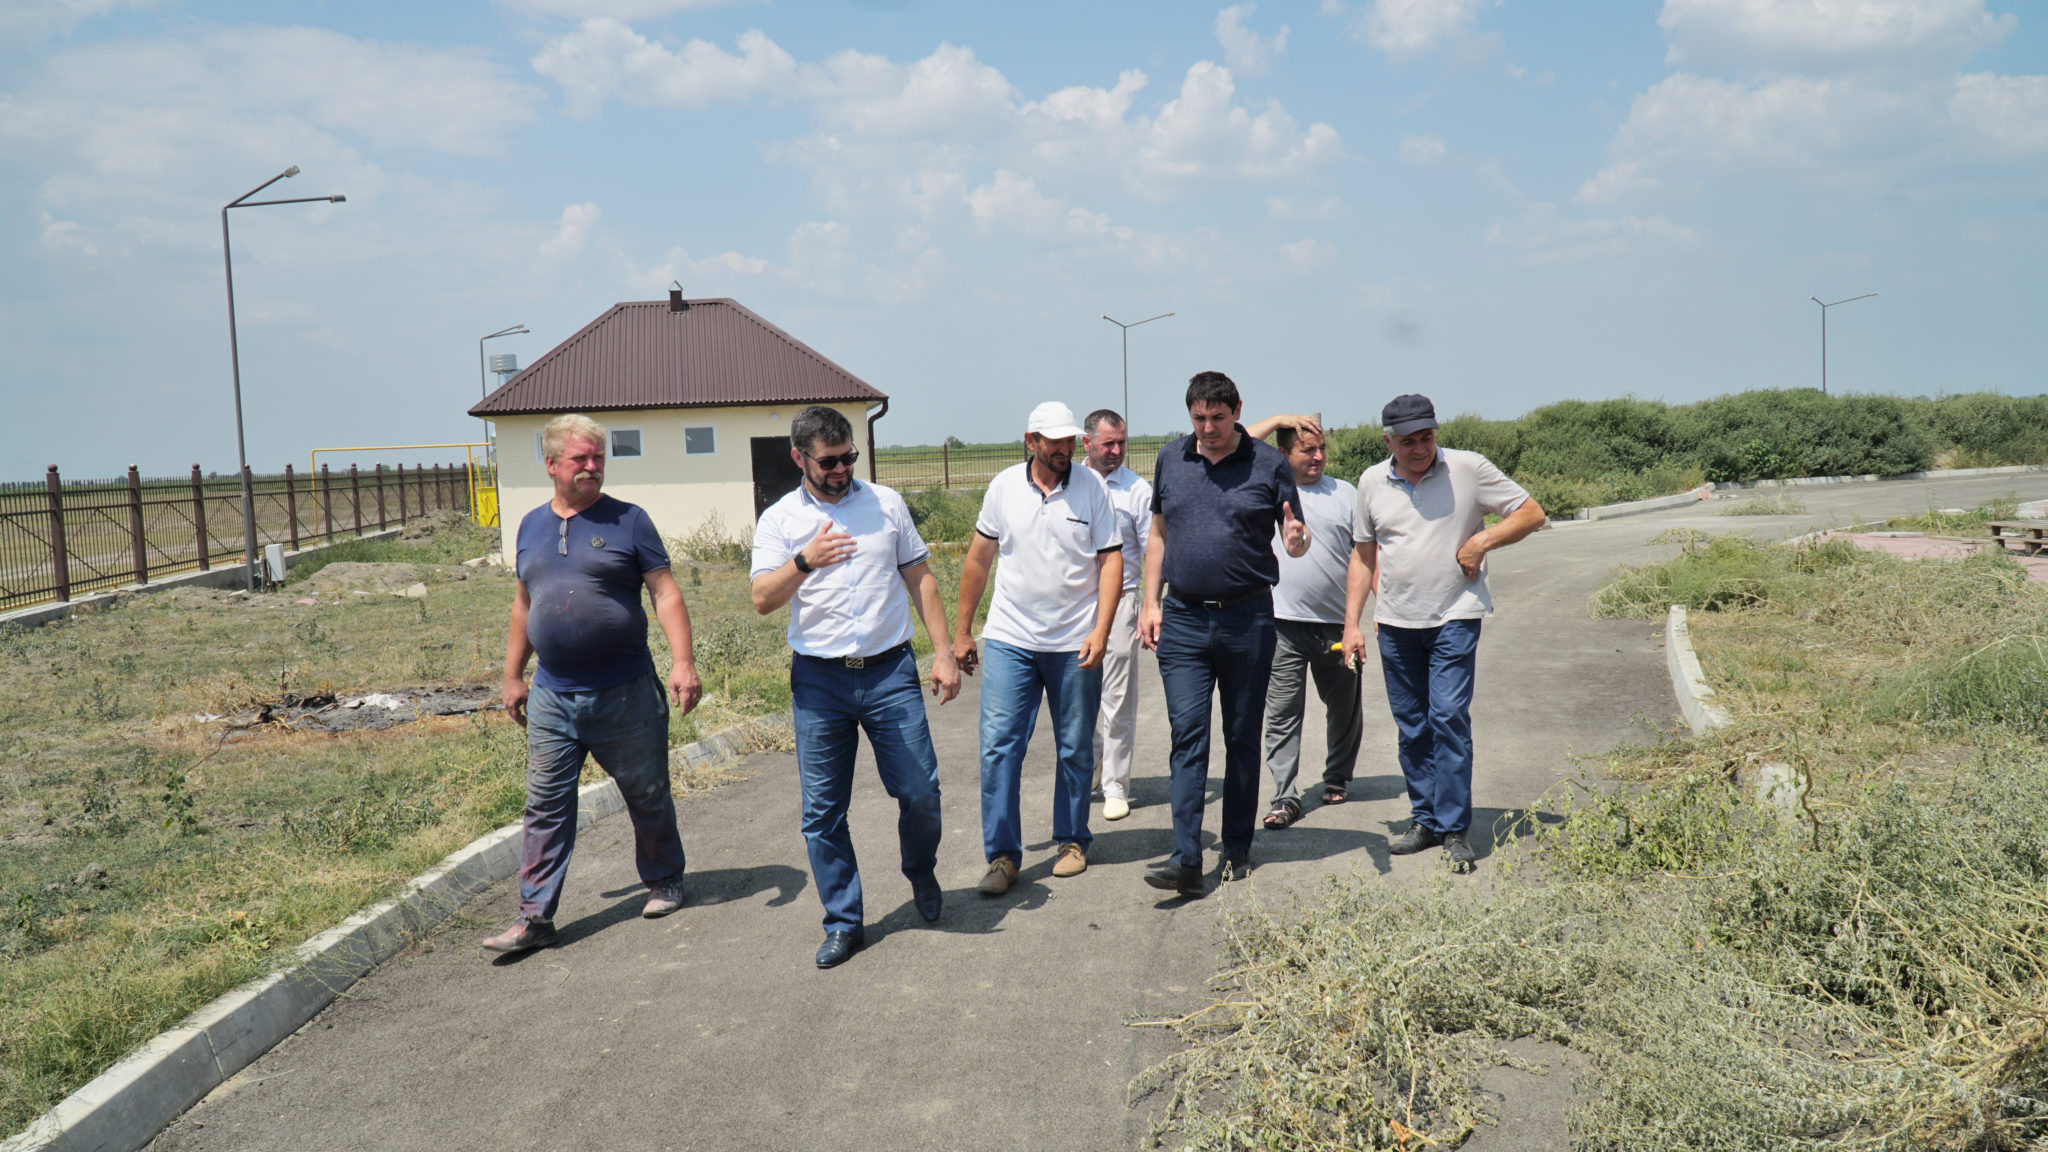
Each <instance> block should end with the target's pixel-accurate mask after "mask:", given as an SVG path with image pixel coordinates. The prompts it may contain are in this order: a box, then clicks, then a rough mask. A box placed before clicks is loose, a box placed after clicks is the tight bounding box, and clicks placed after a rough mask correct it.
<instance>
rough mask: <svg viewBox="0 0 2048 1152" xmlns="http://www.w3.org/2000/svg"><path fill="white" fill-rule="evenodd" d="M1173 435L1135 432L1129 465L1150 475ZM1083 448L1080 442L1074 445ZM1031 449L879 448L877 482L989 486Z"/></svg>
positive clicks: (905, 487)
mask: <svg viewBox="0 0 2048 1152" xmlns="http://www.w3.org/2000/svg"><path fill="white" fill-rule="evenodd" d="M1171 439H1173V437H1171V436H1142V437H1138V436H1134V437H1132V438H1131V442H1130V448H1129V457H1128V459H1126V460H1125V461H1124V463H1125V466H1127V467H1128V468H1130V469H1131V471H1133V472H1136V473H1137V474H1138V475H1140V476H1143V477H1145V478H1147V479H1150V478H1151V476H1152V472H1153V464H1154V462H1155V461H1156V460H1157V459H1158V457H1159V449H1160V448H1161V447H1162V446H1163V445H1165V444H1166V442H1167V441H1169V440H1171ZM1074 451H1075V454H1076V455H1077V456H1078V455H1079V454H1080V452H1081V448H1080V445H1079V444H1078V443H1077V444H1076V445H1075V448H1074ZM1029 455H1030V449H1028V448H1026V447H1025V446H1024V442H1023V441H1021V440H1019V441H1018V442H1017V443H1015V444H973V445H966V446H962V447H954V446H952V445H941V446H940V447H937V448H879V449H876V451H875V472H874V477H875V481H876V483H879V484H887V485H888V486H889V487H891V488H895V489H897V490H899V491H904V492H916V491H921V490H923V489H926V488H986V487H988V483H989V481H991V480H993V479H995V475H996V473H998V472H1001V471H1002V470H1003V469H1005V468H1008V467H1009V466H1010V465H1012V464H1018V463H1021V462H1023V461H1024V459H1025V458H1026V457H1028V456H1029Z"/></svg>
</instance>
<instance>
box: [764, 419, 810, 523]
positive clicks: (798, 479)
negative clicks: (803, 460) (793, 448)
mask: <svg viewBox="0 0 2048 1152" xmlns="http://www.w3.org/2000/svg"><path fill="white" fill-rule="evenodd" d="M751 443H752V445H753V450H754V519H756V520H759V519H760V518H761V513H762V512H764V511H766V510H767V508H768V506H769V505H770V504H773V503H775V502H776V501H777V500H780V499H782V498H783V497H784V496H787V495H789V494H790V493H791V492H794V491H796V486H797V485H799V484H801V483H803V482H804V474H803V470H802V469H800V468H798V467H797V466H796V461H794V460H791V459H790V458H789V437H787V436H756V437H754V438H753V440H752V441H751Z"/></svg>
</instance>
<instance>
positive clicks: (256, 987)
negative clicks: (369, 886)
mask: <svg viewBox="0 0 2048 1152" xmlns="http://www.w3.org/2000/svg"><path fill="white" fill-rule="evenodd" d="M210 574H211V573H202V575H210ZM789 722H790V716H789V714H788V713H782V714H780V715H778V716H771V717H766V718H764V719H762V720H757V721H750V722H748V723H745V724H741V725H736V726H735V727H733V728H728V729H726V730H725V731H722V732H718V733H715V734H713V735H711V736H709V737H706V738H705V739H703V740H699V741H697V742H695V743H693V744H686V745H684V746H683V747H681V748H678V749H676V750H675V751H674V752H672V753H670V754H669V758H670V760H671V762H676V763H682V764H687V765H702V764H707V763H712V762H715V761H719V760H724V759H727V758H729V757H732V756H734V755H737V754H739V753H740V752H742V751H743V750H744V748H745V744H746V742H747V740H748V739H749V738H751V737H754V736H756V735H757V734H758V733H759V732H760V731H761V729H762V728H763V727H764V726H765V727H774V726H777V725H780V726H787V725H788V724H789ZM625 807H626V804H625V801H624V800H623V799H622V798H621V797H620V796H619V789H618V785H616V784H614V783H613V782H612V781H610V780H604V781H602V782H600V783H596V784H588V785H585V786H584V787H583V788H582V789H581V790H580V791H579V792H578V793H577V820H576V823H577V827H579V828H582V827H587V826H588V825H590V824H594V823H596V822H597V821H599V820H602V819H604V818H605V817H607V816H611V815H614V814H616V813H618V812H622V811H624V810H625ZM521 827H522V826H521V825H519V824H508V825H506V826H505V827H503V828H500V829H498V830H496V831H494V832H489V833H486V834H485V835H483V836H480V837H478V838H477V839H476V840H473V841H471V842H470V843H469V844H467V845H465V846H464V847H462V848H458V849H457V850H455V851H454V852H452V853H450V854H449V855H448V856H446V857H445V858H443V859H442V861H441V862H440V863H439V864H437V865H435V866H434V867H433V868H431V869H429V870H428V871H426V872H423V873H421V874H420V875H419V876H416V877H414V878H413V879H412V880H411V881H410V882H408V883H407V884H406V886H405V888H404V890H402V891H401V892H400V893H399V895H398V896H397V897H395V898H393V899H391V900H387V901H385V902H384V903H382V904H378V905H376V906H374V907H371V908H367V909H364V910H363V911H361V912H358V913H357V914H355V915H354V916H351V917H349V918H348V919H347V920H344V921H342V922H341V923H340V924H339V925H336V926H335V927H333V928H331V929H329V930H327V931H325V932H322V933H321V934H319V935H318V936H315V937H313V938H312V939H311V940H308V941H306V943H304V944H302V945H300V946H299V947H298V948H297V949H296V950H295V951H294V952H293V956H292V963H291V965H290V966H289V967H287V968H285V969H283V970H282V971H279V972H274V973H272V974H270V975H268V976H264V977H260V978H258V979H256V980H253V981H251V982H249V983H247V984H244V985H242V986H241V987H239V988H236V989H234V990H233V991H231V992H228V993H226V994H225V995H223V996H221V997H219V998H218V999H216V1000H214V1001H213V1002H212V1003H210V1004H208V1005H206V1006H205V1007H203V1008H201V1009H199V1011H197V1012H194V1013H193V1014H192V1015H190V1016H188V1017H186V1018H185V1019H184V1020H182V1021H180V1022H179V1023H178V1024H176V1025H174V1026H173V1027H171V1028H169V1029H167V1030H165V1031H164V1032H162V1033H160V1034H158V1035H157V1036H156V1037H154V1038H153V1039H151V1040H149V1041H147V1042H146V1043H144V1044H143V1045H142V1046H141V1047H138V1048H137V1049H135V1050H134V1051H133V1052H130V1053H128V1055H126V1056H123V1057H122V1058H121V1059H120V1060H119V1061H118V1062H116V1063H115V1064H114V1066H113V1067H111V1068H109V1069H107V1070H106V1071H105V1072H102V1073H100V1074H99V1076H98V1077H96V1078H94V1079H93V1080H92V1081H91V1082H90V1083H88V1084H86V1085H85V1086H84V1087H82V1088H80V1089H79V1090H78V1091H76V1092H73V1093H72V1094H71V1095H69V1096H67V1097H65V1098H64V1099H63V1100H62V1101H61V1102H60V1103H58V1105H57V1106H56V1107H55V1108H52V1109H50V1110H49V1111H48V1112H45V1113H44V1114H43V1115H41V1116H40V1117H37V1118H36V1120H35V1121H34V1122H32V1123H31V1124H29V1126H28V1127H27V1128H25V1129H23V1130H22V1131H21V1132H19V1133H16V1134H15V1135H13V1136H11V1137H9V1138H8V1139H6V1140H4V1141H0V1152H45V1150H48V1152H134V1150H136V1149H139V1148H141V1147H142V1146H143V1145H145V1144H148V1143H149V1142H150V1141H151V1140H153V1139H155V1138H156V1135H157V1133H159V1132H161V1131H163V1129H164V1128H165V1126H167V1125H169V1124H170V1122H171V1121H173V1120H175V1119H177V1118H178V1116H179V1115H181V1114H182V1113H183V1112H184V1111H185V1110H186V1109H187V1108H190V1107H191V1106H192V1105H194V1104H196V1103H198V1102H199V1101H200V1100H201V1099H203V1098H205V1096H206V1094H207V1093H209V1092H211V1091H213V1090H214V1089H215V1088H217V1087H219V1086H220V1085H221V1084H223V1083H225V1082H226V1081H227V1079H228V1078H229V1077H231V1076H233V1075H234V1074H235V1073H237V1072H240V1071H241V1070H242V1069H244V1068H246V1067H248V1066H249V1064H250V1062H252V1061H254V1060H255V1059H256V1058H257V1057H258V1056H261V1055H263V1054H264V1053H265V1052H268V1051H269V1050H270V1049H272V1048H274V1047H276V1046H277V1045H278V1044H279V1043H280V1042H282V1041H283V1040H284V1039H285V1038H286V1037H288V1036H290V1035H291V1034H292V1033H293V1032H296V1031H298V1029H299V1028H300V1027H302V1026H304V1024H305V1023H306V1022H307V1021H308V1020H311V1019H312V1018H313V1016H314V1015H315V1014H316V1013H318V1012H319V1011H320V1010H321V1009H322V1008H325V1007H327V1005H329V1004H331V1003H333V1002H334V999H335V997H337V996H339V995H341V993H343V992H344V991H346V990H347V989H348V987H349V986H350V985H351V984H354V983H355V982H356V981H357V980H360V979H362V977H364V976H365V975H367V974H368V973H369V972H370V970H371V969H373V968H375V967H376V966H377V965H379V964H381V963H383V962H384V961H386V960H389V959H390V958H391V957H393V956H396V955H397V954H398V953H399V952H401V951H403V950H404V949H405V947H406V946H407V945H409V944H410V943H411V942H412V941H413V939H414V938H415V937H417V936H418V935H419V934H420V933H422V932H424V931H425V930H426V929H428V928H431V927H433V926H435V925H436V924H439V923H440V922H441V921H443V920H445V919H447V918H448V917H449V916H450V915H453V914H454V912H455V911H456V909H458V908H460V907H461V906H462V905H463V903H465V902H466V901H468V900H469V899H470V898H471V897H473V896H475V895H476V894H477V893H479V892H481V891H483V890H484V889H486V888H489V887H490V886H491V885H493V884H496V883H497V882H498V881H500V880H503V879H505V878H506V877H508V876H511V875H513V874H514V873H516V872H518V871H519V850H520V832H521Z"/></svg>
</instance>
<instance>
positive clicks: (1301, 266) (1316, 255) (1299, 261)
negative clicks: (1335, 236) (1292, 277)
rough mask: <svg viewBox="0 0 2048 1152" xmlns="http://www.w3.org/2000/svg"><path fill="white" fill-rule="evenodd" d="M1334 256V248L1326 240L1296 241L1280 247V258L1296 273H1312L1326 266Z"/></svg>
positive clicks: (1335, 252)
mask: <svg viewBox="0 0 2048 1152" xmlns="http://www.w3.org/2000/svg"><path fill="white" fill-rule="evenodd" d="M1336 255H1337V248H1336V246H1335V245H1333V244H1331V243H1330V242H1329V241H1327V240H1315V239H1309V240H1296V241H1294V242H1293V243H1291V244H1282V245H1281V246H1280V258H1281V259H1282V260H1284V261H1286V263H1287V266H1288V267H1289V268H1291V269H1293V270H1294V271H1295V272H1298V273H1308V272H1313V271H1315V270H1316V269H1318V268H1321V267H1322V266H1323V265H1325V264H1328V263H1329V262H1330V261H1331V260H1332V259H1333V258H1334V257H1335V256H1336Z"/></svg>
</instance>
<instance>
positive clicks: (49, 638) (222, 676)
mask: <svg viewBox="0 0 2048 1152" xmlns="http://www.w3.org/2000/svg"><path fill="white" fill-rule="evenodd" d="M473 535H474V536H475V538H474V539H471V538H469V537H468V536H466V535H464V534H462V533H461V532H447V533H439V534H437V536H436V537H433V538H429V539H427V540H424V541H408V542H374V543H372V544H366V545H363V546H360V547H356V548H354V549H353V550H352V551H351V552H341V551H340V550H337V552H338V553H339V554H337V555H333V556H328V557H324V558H323V559H325V560H328V561H330V562H331V561H336V560H342V561H349V560H353V561H356V562H359V563H390V564H404V565H417V566H418V568H417V569H416V570H409V571H408V572H407V573H406V575H407V576H409V577H410V576H423V577H425V578H427V579H428V580H429V581H430V582H429V585H428V589H427V595H426V597H425V598H424V599H411V598H406V597H401V596H395V595H391V594H389V593H382V592H378V593H374V594H371V595H363V596H357V595H352V594H351V590H350V589H349V588H348V587H345V586H343V585H346V584H347V583H349V581H347V580H339V581H337V580H334V579H329V580H324V581H323V580H321V579H319V577H318V576H314V575H313V573H312V572H310V571H309V572H306V573H304V574H299V575H298V578H296V579H295V580H294V581H293V583H292V585H291V586H290V587H288V588H287V589H286V590H285V591H284V592H282V593H279V594H276V595H270V596H264V597H256V598H253V599H252V598H248V597H235V596H230V595H228V594H226V593H214V592H206V591H192V590H187V591H177V592H169V593H164V594H160V595H154V596H140V597H135V598H133V599H131V600H129V601H128V602H126V603H124V604H121V605H119V606H117V607H114V608H111V609H108V610H104V611H101V612H98V613H93V614H88V615H81V616H80V617H79V618H77V619H75V620H73V621H70V622H67V623H60V624H53V625H49V626H46V627H44V628H40V629H33V630H19V629H14V630H6V631H4V632H0V695H4V696H5V698H6V699H7V700H8V702H9V707H8V708H7V709H6V710H4V712H0V956H4V957H5V960H6V962H5V964H4V966H0V1125H4V1128H5V1129H11V1128H18V1127H20V1126H21V1125H23V1124H25V1123H26V1122H27V1121H29V1120H30V1119H32V1118H33V1117H34V1116H35V1115H37V1114H38V1113H40V1112H42V1111H44V1110H45V1109H47V1108H48V1107H50V1106H51V1105H52V1104H54V1103H55V1102H56V1101H57V1100H58V1099H60V1098H61V1097H62V1096H63V1095H64V1094H66V1093H67V1092H69V1091H71V1090H72V1089H74V1088H76V1087H78V1086H79V1085H80V1084H82V1083H83V1082H84V1081H85V1080H87V1079H90V1078H91V1077H92V1076H93V1075H95V1074H97V1073H98V1072H99V1071H100V1070H102V1069H103V1068H105V1067H106V1066H107V1065H108V1064H109V1063H111V1062H112V1061H113V1060H115V1059H117V1058H118V1057H119V1056H120V1055H121V1054H122V1053H124V1052H126V1051H127V1050H128V1049H130V1048H132V1047H133V1046H134V1045H135V1044H137V1043H139V1042H140V1041H142V1040H144V1039H146V1038H148V1037H149V1036H151V1035H153V1034H154V1033H155V1032H157V1031H159V1030H160V1029H161V1028H162V1027H164V1026H165V1025H167V1024H170V1023H172V1022H174V1021H176V1020H177V1019H179V1018H181V1017H182V1016H184V1015H185V1014H187V1013H188V1012H190V1011H191V1010H193V1009H194V1008H196V1007H198V1006H199V1005H200V1004H203V1003H204V1002H205V1001H207V1000H208V999H210V998H211V997H213V996H215V995H218V994H219V993H220V992H222V991H225V990H226V989H228V988H230V987H232V986H233V985H235V984H236V983H238V982H240V981H242V980H244V979H247V978H248V977H250V976H252V975H255V974H257V973H259V972H261V971H263V970H264V969H265V968H266V967H268V966H269V965H271V964H273V963H275V962H277V960H278V958H279V957H280V956H281V955H283V954H284V953H287V952H289V950H290V949H291V947H292V946H294V945H296V944H297V943H299V942H300V941H303V940H305V939H307V938H308V937H310V936H312V935H314V934H316V933H318V932H320V931H323V930H325V929H326V928H329V927H331V926H333V925H334V924H336V923H338V922H339V921H341V920H342V919H344V918H346V917H347V916H348V915H350V914H352V913H354V912H355V911H357V910H359V909H361V908H362V907H364V906H366V905H368V904H370V903H373V902H375V901H376V900H378V899H381V898H383V897H384V896H385V895H387V894H388V893H390V892H391V891H393V890H394V889H395V888H396V887H397V886H398V885H400V884H402V883H403V882H404V881H405V880H406V879H408V878H410V877H411V876H413V875H416V874H417V873H418V872H420V871H422V870H423V869H425V868H426V867H428V866H430V865H431V864H432V863H434V862H435V861H436V860H438V859H440V858H441V857H442V856H443V855H445V854H446V853H448V852H449V851H452V850H453V849H455V848H457V847H459V846H461V845H462V844H464V843H466V842H467V841H469V840H471V839H473V838H474V837H476V836H478V835H480V834H482V833H483V832H485V831H488V830H489V829H491V828H494V827H498V826H501V825H503V824H505V823H507V822H509V821H511V820H514V819H516V818H517V817H518V814H519V811H520V807H521V805H522V803H523V798H524V765H525V752H524V739H523V735H522V733H521V732H520V730H519V729H518V728H517V727H516V726H515V725H513V724H511V723H510V722H509V721H508V720H506V719H505V718H504V716H503V715H502V713H490V714H479V715H475V716H470V717H461V718H449V719H431V720H427V721H423V722H420V723H415V724H410V725H406V726H403V727H400V728H394V729H391V730H389V731H383V732H373V731H364V732H349V733H324V732H294V731H289V730H285V729H282V728H279V727H277V726H274V725H264V726H259V727H256V728H250V729H245V730H237V729H231V728H228V727H226V726H224V725H223V724H222V723H220V722H219V721H209V720H200V719H198V718H197V717H199V716H201V715H232V714H235V713H238V712H245V711H247V710H248V709H250V708H251V707H252V706H253V705H259V704H262V703H268V702H275V701H277V700H279V699H281V698H282V697H283V696H284V695H286V694H287V693H305V692H309V691H315V690H328V691H338V692H341V693H343V694H356V693H362V692H368V691H376V690H386V689H392V688H397V687H405V686H430V685H445V684H464V683H482V684H489V685H494V684H496V683H497V680H498V675H499V667H500V665H501V663H502V661H503V653H504V643H505V623H506V612H507V606H508V605H509V603H510V600H511V596H512V580H511V577H510V574H509V573H506V572H504V571H502V570H494V569H484V570H474V569H462V568H453V569H450V568H448V567H447V565H448V564H449V562H450V561H451V560H452V559H459V558H462V557H463V556H473V555H479V554H482V553H483V552H485V551H486V550H488V548H489V547H490V545H491V544H492V543H494V542H495V539H496V537H495V534H487V533H474V534H473ZM342 571H344V572H345V571H346V570H342ZM677 575H678V577H679V579H680V581H681V582H682V585H683V588H684V592H685V595H686V596H687V598H688V599H689V602H690V605H691V609H692V615H693V618H694V619H695V621H696V622H697V625H698V627H699V629H700V630H709V631H712V632H718V631H719V630H721V629H727V630H729V631H730V632H731V634H732V636H733V637H734V639H733V641H732V642H731V643H729V644H727V645H726V646H725V647H723V648H721V649H719V650H718V651H717V652H715V653H706V652H705V651H704V649H703V647H702V646H701V645H700V654H699V662H700V667H701V668H702V669H703V671H704V675H705V678H706V681H707V688H708V689H709V691H708V693H707V696H706V700H705V703H704V705H703V706H702V707H701V708H700V709H699V710H698V712H696V713H695V714H693V715H692V716H690V717H688V718H686V719H678V720H676V721H674V722H673V727H672V730H671V740H672V742H675V743H682V742H685V741H688V740H692V739H696V738H697V737H698V735H699V734H700V732H705V731H711V730H715V729H716V728H718V727H722V726H726V725H729V724H732V723H736V722H740V721H742V720H746V719H749V718H755V717H760V716H763V715H767V714H771V713H774V712H777V711H780V710H782V709H785V708H787V706H788V677H787V667H788V666H787V659H788V657H787V651H786V649H785V648H783V646H782V642H781V635H782V631H781V630H782V626H783V625H784V623H785V621H784V620H782V619H781V618H779V617H778V618H771V619H765V620H764V619H761V618H759V617H756V616H755V614H754V613H753V610H752V608H751V606H750V605H749V604H748V603H747V594H746V580H745V573H744V572H743V571H741V570H738V569H735V568H733V567H731V566H715V565H701V564H700V565H694V566H691V565H679V568H678V572H677ZM458 576H459V577H460V578H457V577H458ZM308 577H312V578H311V579H308ZM322 589H324V590H322ZM309 591H313V592H316V593H317V597H318V599H319V600H320V602H319V603H318V604H315V605H310V606H308V605H301V604H297V603H295V601H296V600H298V599H301V598H304V597H305V596H306V595H307V594H308V592H309ZM655 646H656V649H657V651H656V660H657V662H658V663H659V664H661V665H662V666H663V667H666V665H667V656H666V653H665V652H662V651H660V648H661V643H660V640H659V632H658V630H656V639H655ZM786 739H787V736H786V731H785V733H784V734H782V735H779V736H778V734H777V732H776V731H774V730H772V729H770V728H766V727H764V728H763V730H762V731H761V733H760V734H759V735H758V737H757V738H756V739H755V740H754V742H753V743H754V744H756V745H758V746H761V747H773V746H778V745H777V742H778V741H779V740H780V741H786ZM591 771H592V772H593V773H595V772H596V771H597V770H596V769H595V768H593V769H591ZM730 778H731V771H730V769H728V768H721V767H717V766H712V767H697V768H684V769H679V770H678V771H677V773H676V784H677V787H678V788H679V789H680V790H683V791H691V790H696V789H701V788H706V787H715V786H717V785H718V784H719V783H722V782H724V781H725V780H727V779H730Z"/></svg>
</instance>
